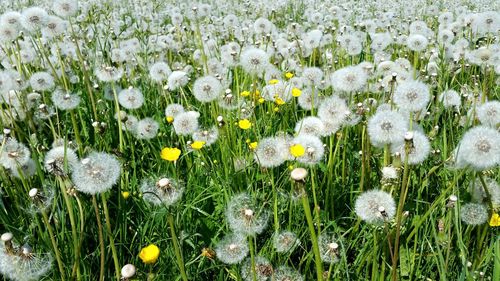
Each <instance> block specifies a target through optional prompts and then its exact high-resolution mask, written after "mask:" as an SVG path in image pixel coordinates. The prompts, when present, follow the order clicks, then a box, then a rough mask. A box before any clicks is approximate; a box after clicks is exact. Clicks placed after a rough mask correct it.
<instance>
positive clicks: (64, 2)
mask: <svg viewBox="0 0 500 281" xmlns="http://www.w3.org/2000/svg"><path fill="white" fill-rule="evenodd" d="M52 11H54V13H55V14H56V15H58V16H60V17H63V18H67V17H71V16H74V15H75V14H76V13H77V12H78V1H77V0H56V1H54V4H53V5H52Z"/></svg>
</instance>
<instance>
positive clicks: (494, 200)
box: [470, 178, 500, 208]
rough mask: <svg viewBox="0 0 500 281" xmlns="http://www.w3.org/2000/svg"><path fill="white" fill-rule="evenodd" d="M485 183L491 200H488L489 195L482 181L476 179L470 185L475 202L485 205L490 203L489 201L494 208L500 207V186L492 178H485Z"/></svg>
mask: <svg viewBox="0 0 500 281" xmlns="http://www.w3.org/2000/svg"><path fill="white" fill-rule="evenodd" d="M484 182H485V184H486V189H487V190H488V193H489V196H490V198H488V194H487V193H486V191H485V190H484V186H483V184H482V182H481V180H480V179H476V180H475V181H473V182H472V183H471V184H470V192H471V195H472V199H473V201H475V202H476V203H485V204H486V203H488V201H491V204H492V205H493V208H497V207H500V186H499V185H498V183H497V182H496V181H495V180H494V179H491V178H484Z"/></svg>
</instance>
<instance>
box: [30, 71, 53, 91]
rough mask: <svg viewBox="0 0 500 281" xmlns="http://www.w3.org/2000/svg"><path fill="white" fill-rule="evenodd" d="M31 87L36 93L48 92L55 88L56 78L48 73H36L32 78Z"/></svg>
mask: <svg viewBox="0 0 500 281" xmlns="http://www.w3.org/2000/svg"><path fill="white" fill-rule="evenodd" d="M30 85H31V88H32V89H33V90H34V91H48V90H51V89H52V88H54V86H55V83H54V78H53V77H52V75H50V74H49V73H47V72H36V73H33V75H31V77H30Z"/></svg>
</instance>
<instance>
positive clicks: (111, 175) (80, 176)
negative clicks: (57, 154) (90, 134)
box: [72, 152, 121, 195]
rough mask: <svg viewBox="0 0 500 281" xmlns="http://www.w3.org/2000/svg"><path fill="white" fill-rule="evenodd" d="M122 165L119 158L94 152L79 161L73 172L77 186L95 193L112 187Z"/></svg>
mask: <svg viewBox="0 0 500 281" xmlns="http://www.w3.org/2000/svg"><path fill="white" fill-rule="evenodd" d="M120 172H121V165H120V162H119V161H118V159H117V158H116V157H115V156H113V155H111V154H107V153H104V152H92V153H91V154H89V156H87V158H85V159H83V160H82V161H80V163H78V164H77V165H76V166H75V168H74V171H73V174H72V181H73V183H74V184H75V188H76V189H77V190H78V191H80V192H83V193H86V194H90V195H94V194H97V193H103V192H106V191H108V190H109V189H111V187H113V185H115V184H116V182H117V181H118V178H119V177H120Z"/></svg>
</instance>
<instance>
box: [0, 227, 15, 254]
mask: <svg viewBox="0 0 500 281" xmlns="http://www.w3.org/2000/svg"><path fill="white" fill-rule="evenodd" d="M13 238H14V235H12V233H10V232H6V233H4V234H2V236H1V238H0V239H1V240H2V242H3V243H4V247H5V250H6V252H7V254H14V252H15V250H14V246H13V245H12V239H13Z"/></svg>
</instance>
